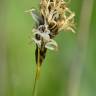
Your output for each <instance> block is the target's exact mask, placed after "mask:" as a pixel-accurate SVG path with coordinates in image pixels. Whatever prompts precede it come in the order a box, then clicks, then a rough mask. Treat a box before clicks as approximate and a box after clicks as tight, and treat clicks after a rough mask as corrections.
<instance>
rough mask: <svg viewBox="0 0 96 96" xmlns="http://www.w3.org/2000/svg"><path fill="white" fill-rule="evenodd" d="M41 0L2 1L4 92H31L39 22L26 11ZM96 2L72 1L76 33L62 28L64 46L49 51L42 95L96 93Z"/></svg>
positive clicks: (18, 95)
mask: <svg viewBox="0 0 96 96" xmlns="http://www.w3.org/2000/svg"><path fill="white" fill-rule="evenodd" d="M86 1H87V2H86ZM38 4H39V0H27V1H25V0H21V1H20V0H1V1H0V96H32V87H33V82H34V74H35V56H34V50H35V45H34V43H33V42H31V36H32V33H31V31H32V27H33V26H34V23H33V19H32V18H31V16H30V15H29V14H26V13H25V12H24V11H26V10H28V9H30V8H34V7H35V8H36V9H38V8H39V7H38ZM84 4H85V5H84ZM95 5H96V0H71V3H69V7H70V8H71V10H72V11H74V12H75V13H76V27H77V28H76V34H73V33H71V32H61V33H60V34H59V35H58V36H57V37H56V38H55V39H56V41H57V42H58V44H59V50H58V51H57V52H51V51H48V52H47V56H46V60H45V62H44V64H43V66H42V71H41V76H40V80H39V82H38V92H37V93H38V94H37V96H96V6H95ZM88 8H89V9H88ZM90 8H91V9H90ZM83 14H84V15H83ZM88 14H89V15H88ZM88 16H89V17H88ZM82 18H83V19H82ZM85 19H86V20H85ZM87 19H88V20H87ZM83 21H86V22H83ZM82 22H83V23H82ZM82 25H83V26H82ZM84 29H85V30H84ZM30 42H31V43H30Z"/></svg>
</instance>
